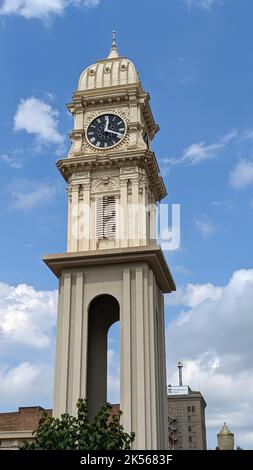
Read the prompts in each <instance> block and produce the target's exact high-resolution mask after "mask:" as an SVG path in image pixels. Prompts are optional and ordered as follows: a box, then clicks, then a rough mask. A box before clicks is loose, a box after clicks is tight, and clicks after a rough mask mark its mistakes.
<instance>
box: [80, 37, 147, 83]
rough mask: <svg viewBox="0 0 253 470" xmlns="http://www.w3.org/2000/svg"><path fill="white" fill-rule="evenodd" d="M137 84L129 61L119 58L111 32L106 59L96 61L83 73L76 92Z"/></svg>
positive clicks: (135, 75) (136, 74) (136, 75)
mask: <svg viewBox="0 0 253 470" xmlns="http://www.w3.org/2000/svg"><path fill="white" fill-rule="evenodd" d="M138 82H139V75H138V72H137V70H136V68H135V66H134V64H133V63H132V62H131V61H130V60H129V59H127V58H125V57H120V56H119V53H118V49H117V46H116V41H115V33H114V32H113V42H112V47H111V50H110V53H109V55H108V57H107V58H106V59H104V60H98V61H97V62H96V63H95V64H92V65H90V66H89V67H87V68H86V69H85V70H84V71H83V73H82V75H81V77H80V80H79V83H78V91H83V90H91V89H94V88H104V87H111V86H117V85H129V84H134V83H138Z"/></svg>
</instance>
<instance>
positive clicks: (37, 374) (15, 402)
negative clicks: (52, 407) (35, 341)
mask: <svg viewBox="0 0 253 470" xmlns="http://www.w3.org/2000/svg"><path fill="white" fill-rule="evenodd" d="M52 377H53V367H52V366H49V365H46V364H43V363H34V364H32V363H31V362H29V361H27V362H22V363H20V364H18V365H17V366H14V367H8V366H6V365H2V366H0V396H1V409H2V411H3V412H6V411H17V408H18V407H19V406H36V405H42V404H44V403H45V402H51V399H52Z"/></svg>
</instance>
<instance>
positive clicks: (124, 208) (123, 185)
mask: <svg viewBox="0 0 253 470" xmlns="http://www.w3.org/2000/svg"><path fill="white" fill-rule="evenodd" d="M127 183H128V180H127V179H126V178H125V179H121V180H120V212H121V213H120V246H122V247H127V246H128V233H129V232H128V229H129V227H128V224H129V217H128V195H127Z"/></svg>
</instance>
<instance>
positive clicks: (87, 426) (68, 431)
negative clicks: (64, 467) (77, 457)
mask: <svg viewBox="0 0 253 470" xmlns="http://www.w3.org/2000/svg"><path fill="white" fill-rule="evenodd" d="M76 406H77V418H76V417H74V416H70V415H69V414H67V413H66V414H63V415H62V416H61V419H58V418H52V417H50V416H48V415H47V414H46V413H44V415H43V417H42V418H41V420H40V422H39V427H38V429H37V431H35V434H34V439H33V441H32V442H25V443H24V444H23V445H22V447H21V449H22V450H34V449H35V450H39V449H40V450H42V449H48V450H56V449H58V450H78V449H82V450H128V449H130V448H131V444H132V442H133V441H134V437H135V436H134V433H131V434H127V433H126V432H124V429H123V427H122V425H121V424H120V416H121V414H122V412H121V411H119V412H118V413H117V414H114V415H113V416H111V411H112V406H111V405H110V404H109V403H107V404H105V405H102V406H101V408H100V410H99V411H98V413H97V415H96V416H95V418H94V420H93V421H92V422H90V421H89V419H88V405H87V401H86V400H82V399H80V400H78V403H77V405H76Z"/></svg>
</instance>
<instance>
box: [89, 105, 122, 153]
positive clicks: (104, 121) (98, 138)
mask: <svg viewBox="0 0 253 470" xmlns="http://www.w3.org/2000/svg"><path fill="white" fill-rule="evenodd" d="M125 133H126V124H125V122H124V120H123V119H122V118H121V117H120V116H117V115H116V114H102V115H100V116H98V117H96V118H95V119H94V120H93V121H92V122H91V123H90V125H89V127H88V129H87V139H88V141H89V143H90V144H91V145H93V146H94V147H96V148H101V149H104V148H109V147H113V146H114V145H116V144H118V143H119V142H120V141H121V140H122V139H123V137H124V136H125Z"/></svg>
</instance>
